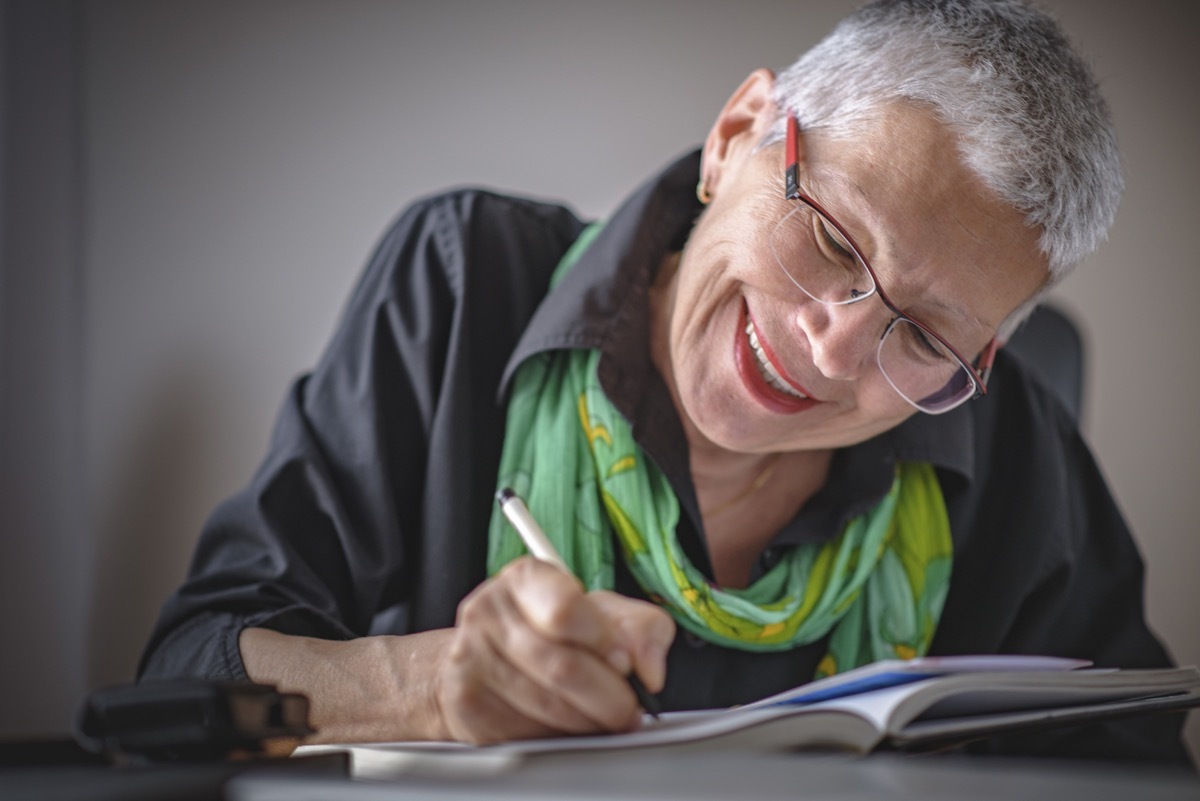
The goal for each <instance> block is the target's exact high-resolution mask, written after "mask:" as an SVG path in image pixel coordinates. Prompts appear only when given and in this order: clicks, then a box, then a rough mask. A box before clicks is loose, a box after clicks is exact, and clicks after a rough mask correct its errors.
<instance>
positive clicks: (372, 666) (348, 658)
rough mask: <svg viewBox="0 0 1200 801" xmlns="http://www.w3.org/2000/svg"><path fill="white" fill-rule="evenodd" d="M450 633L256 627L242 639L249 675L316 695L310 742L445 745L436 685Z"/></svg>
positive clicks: (243, 633)
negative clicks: (353, 635)
mask: <svg viewBox="0 0 1200 801" xmlns="http://www.w3.org/2000/svg"><path fill="white" fill-rule="evenodd" d="M452 635H453V632H452V631H451V630H449V629H443V630H440V631H430V632H423V633H420V634H410V635H406V636H399V637H397V636H378V637H362V638H359V639H355V640H348V641H333V640H320V639H315V638H312V637H297V636H291V635H287V634H280V633H278V632H275V631H270V630H268V629H256V628H249V629H246V630H244V631H242V633H241V635H240V636H239V638H238V646H239V648H240V650H241V654H242V661H243V663H244V665H245V668H246V673H247V675H248V676H249V677H250V678H251V679H252V680H254V681H256V682H261V683H266V684H274V685H276V686H277V687H278V688H279V689H280V690H283V691H286V692H299V693H303V694H304V695H306V696H308V698H309V702H310V712H309V719H310V723H311V724H312V726H313V727H314V728H315V729H316V730H317V732H316V734H315V735H314V736H313V737H312V738H311V739H309V740H308V741H307V742H312V743H320V742H365V741H378V740H428V739H444V738H446V736H447V734H446V731H445V729H444V726H443V724H442V720H441V716H440V714H439V712H438V705H437V701H436V696H435V684H434V683H435V679H436V677H437V675H438V670H439V665H440V663H441V659H442V653H443V652H444V650H445V647H446V645H447V644H448V643H449V641H450V638H451V636H452Z"/></svg>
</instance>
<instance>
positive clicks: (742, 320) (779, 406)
mask: <svg viewBox="0 0 1200 801" xmlns="http://www.w3.org/2000/svg"><path fill="white" fill-rule="evenodd" d="M733 361H734V363H735V364H736V365H737V371H738V375H739V376H740V377H741V379H742V385H743V386H745V387H746V391H747V392H748V393H749V394H750V397H752V398H754V400H756V401H758V403H759V404H760V405H761V406H763V407H764V408H766V409H767V410H769V411H772V412H775V413H776V414H796V413H798V412H803V411H805V410H806V409H811V408H812V407H814V406H816V405H817V404H818V403H820V401H818V400H814V399H813V398H798V397H796V396H795V395H789V394H788V393H786V392H780V391H779V390H777V389H775V387H773V386H771V385H770V384H768V383H767V379H765V378H763V375H762V373H761V372H759V368H758V357H757V356H756V355H755V354H754V351H753V350H752V349H751V347H750V337H748V336H747V335H746V307H745V306H742V309H741V311H740V312H739V313H738V325H737V333H736V336H735V337H734V340H733Z"/></svg>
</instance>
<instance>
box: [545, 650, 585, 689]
mask: <svg viewBox="0 0 1200 801" xmlns="http://www.w3.org/2000/svg"><path fill="white" fill-rule="evenodd" d="M541 663H542V671H543V675H544V676H545V677H546V681H547V682H548V683H549V684H550V685H551V686H553V687H568V686H570V685H571V683H572V681H573V680H574V679H575V678H577V677H578V675H579V661H578V659H576V658H575V656H574V655H573V654H571V653H570V652H569V651H567V650H565V649H561V648H556V649H554V650H552V651H550V652H549V653H547V654H545V655H544V656H543V657H542V659H541Z"/></svg>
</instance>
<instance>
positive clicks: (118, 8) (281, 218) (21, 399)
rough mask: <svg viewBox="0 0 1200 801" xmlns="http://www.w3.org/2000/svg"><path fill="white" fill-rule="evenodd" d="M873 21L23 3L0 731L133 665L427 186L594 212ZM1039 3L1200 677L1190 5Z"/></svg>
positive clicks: (1077, 279)
mask: <svg viewBox="0 0 1200 801" xmlns="http://www.w3.org/2000/svg"><path fill="white" fill-rule="evenodd" d="M853 5H854V3H851V2H839V1H838V0H808V1H807V2H781V1H780V0H773V1H772V0H742V1H741V2H737V3H732V2H701V1H699V0H697V1H696V2H682V0H680V1H679V2H607V3H596V2H578V3H576V2H566V1H565V0H559V1H558V2H539V1H538V0H526V1H525V2H484V1H483V0H478V1H477V2H465V1H464V0H442V2H438V3H401V2H392V3H384V2H361V1H360V2H342V3H333V2H323V3H322V2H283V1H282V0H276V1H274V2H267V1H265V0H251V1H246V0H242V1H241V2H231V1H229V0H222V1H220V2H215V1H214V0H205V1H204V2H198V1H193V0H188V1H187V2H116V1H114V0H108V1H107V2H74V3H72V2H62V1H61V0H49V1H47V2H34V1H33V0H22V1H20V2H17V1H16V0H7V1H6V2H5V5H4V6H3V12H2V13H0V37H2V41H3V42H4V50H3V58H2V59H0V64H2V74H0V79H2V85H3V87H4V89H3V103H4V117H3V129H2V130H0V146H2V147H3V152H4V156H5V158H4V160H3V162H2V164H3V167H2V169H3V172H2V173H0V178H2V180H3V196H2V197H3V206H2V207H0V211H2V213H0V237H2V239H0V241H2V243H3V269H2V270H0V482H2V483H0V736H15V735H22V736H26V735H30V734H37V733H51V732H56V731H63V730H64V729H65V728H66V726H67V725H68V722H69V720H70V717H71V714H72V712H73V710H74V709H75V708H76V707H77V705H78V703H79V701H80V699H81V698H82V696H83V695H84V693H86V692H87V691H88V690H89V689H90V688H92V687H95V686H97V685H100V684H105V683H112V682H119V681H125V680H128V679H129V678H130V676H131V675H132V671H133V667H134V664H135V661H136V658H137V654H138V652H139V649H140V647H141V644H142V642H143V641H144V639H145V637H146V635H147V632H148V630H149V628H150V626H151V624H152V622H153V619H154V617H155V615H156V613H157V608H158V606H159V605H160V604H161V602H162V600H163V599H164V598H165V596H166V595H167V594H168V592H169V591H170V590H171V589H172V587H173V586H175V585H176V584H177V582H178V581H179V580H180V578H181V576H182V574H183V572H184V570H185V567H186V563H187V559H188V555H189V553H190V549H191V547H192V543H193V541H194V538H195V535H196V532H197V530H198V529H199V527H200V525H201V523H202V521H203V519H204V517H205V516H206V514H207V513H208V512H209V510H210V509H211V508H212V507H213V506H214V504H216V503H217V502H218V501H219V500H220V499H221V498H222V497H223V496H225V495H227V494H228V493H230V492H231V491H233V490H235V489H236V488H237V487H238V486H240V485H241V484H243V483H244V482H245V481H246V480H247V478H248V476H249V474H250V472H251V471H252V470H253V469H254V467H255V465H256V463H257V461H258V459H259V458H260V456H261V454H262V452H263V448H264V445H265V442H266V438H267V436H268V433H269V429H270V425H271V422H272V419H273V416H274V414H275V411H276V409H277V407H278V405H279V403H280V401H281V399H282V397H283V393H284V391H285V388H286V386H287V384H288V382H289V381H291V380H292V379H293V378H294V377H295V376H296V375H297V374H299V373H301V372H302V371H304V370H305V369H306V368H308V367H309V366H310V365H312V364H313V362H314V361H315V360H316V358H317V357H318V355H319V353H320V350H321V348H322V346H323V343H324V342H325V340H326V339H327V337H328V336H329V334H330V332H331V330H332V327H333V325H334V322H335V319H336V317H337V314H338V312H339V309H340V307H341V304H342V301H343V299H344V298H345V297H346V295H347V293H348V292H349V290H350V288H351V286H352V282H353V281H354V278H355V276H356V274H357V272H358V270H359V269H360V267H361V265H362V263H363V260H364V259H365V258H366V256H367V254H368V252H369V250H370V248H371V246H372V244H373V243H374V241H375V240H376V238H377V237H378V235H379V233H380V231H381V230H382V229H383V227H384V226H385V225H386V224H387V223H388V221H389V220H390V219H391V218H392V217H393V216H394V215H395V214H396V213H397V211H398V210H399V209H400V208H401V207H402V206H403V205H404V204H406V203H407V202H409V201H410V200H412V199H414V198H415V197H417V196H420V195H422V194H426V193H429V192H433V191H437V190H439V189H442V188H445V187H447V186H452V185H461V184H482V185H485V186H491V187H496V188H501V189H510V190H516V191H520V192H523V193H526V194H531V195H537V196H544V197H549V198H556V199H562V200H565V201H567V202H568V203H569V204H571V205H573V206H574V207H575V208H576V209H577V210H579V211H580V212H582V213H584V214H588V215H601V214H604V213H606V212H607V211H608V210H610V209H612V208H613V207H614V205H615V204H616V203H618V202H619V200H620V199H621V198H622V197H623V195H624V194H625V193H626V192H628V191H629V190H630V189H631V188H632V187H633V185H634V184H635V183H637V182H638V181H641V180H642V179H643V178H645V177H646V176H648V175H649V174H650V173H651V172H652V171H654V170H656V169H657V168H659V167H660V166H662V165H663V164H664V163H665V162H667V161H668V160H669V159H671V158H673V157H674V156H675V155H677V154H679V153H681V152H682V151H684V150H686V149H689V148H691V147H692V146H694V145H695V144H696V143H698V142H699V141H700V140H701V138H702V137H703V135H704V134H705V132H706V130H707V126H708V124H709V122H710V121H711V119H712V117H713V116H714V115H715V113H716V112H717V110H718V109H719V108H720V105H721V104H722V103H723V101H724V100H725V98H726V96H727V95H728V93H729V92H731V91H732V90H733V89H734V88H735V87H736V86H737V85H738V83H739V82H740V81H741V80H742V78H744V77H745V75H746V74H747V73H749V72H750V71H751V70H752V69H754V68H755V67H758V66H770V67H782V66H784V65H786V64H787V63H789V62H790V61H791V60H792V59H793V58H794V57H795V56H796V55H798V54H799V53H800V52H801V51H802V50H804V49H805V48H806V47H807V46H808V45H810V44H812V43H813V42H815V41H816V39H817V38H819V37H820V36H821V35H822V34H823V33H824V32H826V31H827V30H828V29H829V28H830V27H831V26H832V24H833V23H834V22H835V21H836V19H838V18H839V17H840V16H841V15H842V14H844V13H845V12H846V11H847V10H849V9H850V8H851V7H853ZM1044 6H1045V7H1047V8H1049V9H1051V10H1052V11H1053V12H1054V13H1055V14H1056V15H1057V16H1059V18H1060V19H1061V20H1062V21H1063V22H1064V24H1065V25H1066V27H1067V30H1068V31H1069V32H1070V33H1071V35H1072V37H1073V38H1074V40H1075V41H1076V42H1077V43H1078V44H1079V45H1080V47H1081V48H1082V49H1083V50H1084V51H1085V52H1087V53H1089V54H1090V55H1091V56H1092V58H1093V61H1094V64H1095V67H1096V71H1097V74H1098V76H1099V78H1100V80H1101V82H1102V84H1103V86H1104V89H1105V91H1106V93H1107V95H1108V96H1109V98H1110V101H1111V103H1112V106H1113V111H1114V114H1115V117H1116V120H1117V126H1118V130H1119V135H1120V138H1121V143H1122V147H1123V151H1124V154H1125V159H1126V164H1127V173H1128V191H1127V193H1126V195H1125V199H1124V203H1123V205H1122V207H1121V211H1120V214H1119V216H1118V219H1117V223H1116V226H1115V228H1114V229H1113V232H1112V236H1111V239H1110V241H1109V243H1108V244H1107V245H1106V246H1105V247H1104V248H1103V249H1102V250H1101V252H1100V253H1098V254H1097V255H1096V256H1094V257H1093V258H1091V259H1090V260H1089V261H1088V262H1087V263H1086V264H1084V265H1083V267H1081V268H1080V271H1079V272H1078V273H1077V274H1076V275H1075V276H1074V277H1072V278H1071V279H1069V281H1068V282H1067V283H1066V284H1065V285H1064V286H1063V287H1062V289H1061V290H1060V291H1059V293H1058V295H1057V297H1058V300H1059V302H1060V305H1062V306H1064V307H1065V308H1066V309H1067V310H1068V311H1069V312H1071V313H1072V314H1073V315H1074V316H1075V317H1076V319H1077V320H1078V321H1079V322H1080V324H1081V326H1082V328H1083V330H1084V332H1085V335H1086V337H1087V342H1088V346H1089V362H1088V373H1087V407H1086V411H1085V420H1084V429H1085V433H1086V435H1087V437H1088V439H1089V441H1090V442H1091V444H1092V446H1093V447H1094V449H1095V450H1096V452H1097V454H1098V455H1099V458H1100V461H1101V463H1102V464H1103V465H1104V468H1105V470H1106V474H1107V476H1108V478H1109V480H1110V482H1111V484H1112V486H1113V488H1114V491H1115V493H1116V495H1117V497H1118V499H1119V502H1120V504H1121V506H1122V508H1123V510H1124V511H1125V513H1126V515H1127V516H1128V518H1129V520H1130V522H1131V524H1132V526H1133V528H1134V530H1135V531H1136V533H1137V537H1138V540H1139V542H1140V544H1141V546H1142V549H1143V551H1144V554H1145V557H1146V561H1147V564H1148V573H1149V591H1148V608H1149V617H1150V620H1151V622H1152V624H1153V626H1154V627H1155V629H1156V630H1157V631H1158V632H1159V633H1160V634H1161V636H1162V637H1163V638H1164V639H1165V640H1166V641H1167V643H1168V644H1169V647H1170V648H1171V650H1172V652H1173V653H1174V656H1175V657H1176V659H1177V660H1179V661H1181V662H1183V663H1185V664H1191V663H1197V662H1200V624H1198V623H1197V611H1198V610H1200V589H1198V584H1200V582H1197V580H1196V575H1197V569H1198V568H1200V542H1198V538H1197V536H1196V530H1197V526H1196V524H1195V522H1194V521H1195V517H1196V515H1195V511H1194V510H1195V503H1194V499H1195V497H1196V483H1197V478H1200V471H1198V470H1197V468H1198V466H1200V458H1198V456H1197V453H1198V450H1200V449H1198V447H1197V446H1198V445H1200V441H1198V439H1200V437H1198V434H1197V426H1196V425H1195V423H1194V411H1195V407H1196V403H1195V395H1196V390H1197V381H1196V378H1195V361H1196V356H1195V353H1196V350H1197V344H1196V339H1197V337H1196V335H1197V325H1196V323H1195V322H1194V319H1195V313H1196V310H1195V304H1196V301H1197V299H1198V298H1200V292H1198V291H1197V290H1198V289H1200V273H1198V272H1197V269H1196V268H1197V255H1196V247H1195V244H1194V241H1195V235H1196V226H1197V220H1198V218H1200V215H1198V214H1197V212H1198V211H1200V201H1198V200H1197V187H1198V186H1200V175H1198V168H1200V157H1198V156H1197V147H1196V143H1197V141H1200V138H1198V136H1197V131H1198V130H1200V125H1198V123H1200V120H1198V119H1197V118H1198V114H1197V112H1198V110H1200V103H1198V102H1197V92H1196V89H1195V84H1194V77H1195V76H1196V75H1198V74H1200V56H1198V55H1197V49H1196V47H1195V39H1196V34H1197V25H1196V23H1195V11H1194V10H1193V9H1194V5H1193V4H1192V3H1190V2H1164V1H1163V0H1157V1H1155V2H1148V1H1146V0H1143V2H1138V3H1127V2H1118V1H1117V0H1113V1H1111V2H1096V0H1053V2H1046V3H1044ZM1189 723H1190V735H1191V743H1192V747H1193V750H1197V748H1198V746H1200V715H1198V714H1195V713H1194V714H1193V715H1192V717H1191V720H1190V721H1189Z"/></svg>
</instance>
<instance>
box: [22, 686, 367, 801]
mask: <svg viewBox="0 0 1200 801" xmlns="http://www.w3.org/2000/svg"><path fill="white" fill-rule="evenodd" d="M312 731H313V730H312V727H311V726H309V724H308V699H307V698H305V697H304V696H302V695H294V694H288V693H280V692H278V691H277V690H276V689H275V688H274V687H271V686H266V685H258V684H252V683H250V682H217V681H204V680H199V679H196V680H182V681H171V682H161V683H146V684H137V685H125V686H120V687H110V688H105V689H102V690H97V691H96V692H94V693H92V694H91V695H90V696H89V697H88V698H87V700H86V701H85V702H84V704H83V706H82V708H81V709H80V711H79V715H78V718H77V721H76V726H75V732H74V735H75V742H71V741H68V740H65V739H63V740H41V741H34V742H0V799H8V798H20V799H25V798H30V799H33V798H36V799H39V801H57V799H64V800H65V799H71V800H72V801H74V800H75V799H95V801H110V800H111V801H141V799H145V800H146V801H150V800H151V799H153V801H162V799H173V800H175V801H217V800H219V799H224V798H225V797H226V793H225V786H226V784H227V783H228V781H229V780H230V779H232V778H233V777H235V776H244V775H256V776H259V775H261V776H281V777H286V776H289V775H306V776H314V777H324V778H330V779H334V778H345V777H346V776H347V775H348V773H349V760H348V758H347V757H346V756H345V755H343V754H328V755H322V756H320V757H319V758H316V759H310V758H308V757H298V758H290V757H271V756H269V754H270V753H271V751H272V749H271V745H273V744H274V743H279V742H283V741H284V740H294V739H295V738H300V737H303V736H305V735H307V734H311V733H312ZM285 750H286V749H278V750H277V752H282V751H285Z"/></svg>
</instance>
